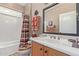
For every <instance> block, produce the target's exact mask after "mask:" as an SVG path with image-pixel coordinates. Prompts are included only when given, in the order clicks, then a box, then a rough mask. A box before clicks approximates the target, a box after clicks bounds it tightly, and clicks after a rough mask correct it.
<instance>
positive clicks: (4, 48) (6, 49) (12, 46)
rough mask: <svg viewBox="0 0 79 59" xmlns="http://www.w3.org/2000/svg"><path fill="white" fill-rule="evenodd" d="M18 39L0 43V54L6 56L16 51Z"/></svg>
mask: <svg viewBox="0 0 79 59" xmlns="http://www.w3.org/2000/svg"><path fill="white" fill-rule="evenodd" d="M19 43H20V42H19V41H18V40H16V41H9V42H1V43H0V56H8V55H11V54H13V53H15V52H17V51H18V48H19Z"/></svg>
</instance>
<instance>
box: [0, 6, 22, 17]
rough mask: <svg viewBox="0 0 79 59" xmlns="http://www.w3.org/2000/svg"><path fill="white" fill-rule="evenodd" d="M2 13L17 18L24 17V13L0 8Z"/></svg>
mask: <svg viewBox="0 0 79 59" xmlns="http://www.w3.org/2000/svg"><path fill="white" fill-rule="evenodd" d="M0 13H1V14H6V15H10V16H15V17H22V13H21V12H18V11H14V10H11V9H8V8H5V7H2V6H0Z"/></svg>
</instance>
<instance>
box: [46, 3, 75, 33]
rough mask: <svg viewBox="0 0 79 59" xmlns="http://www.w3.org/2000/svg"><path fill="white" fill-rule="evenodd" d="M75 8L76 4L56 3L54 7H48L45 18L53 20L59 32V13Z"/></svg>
mask: <svg viewBox="0 0 79 59" xmlns="http://www.w3.org/2000/svg"><path fill="white" fill-rule="evenodd" d="M75 10H76V4H74V3H62V4H58V5H56V6H55V7H52V8H50V9H48V10H47V11H46V12H45V13H46V17H45V18H46V20H47V21H49V20H51V21H53V23H54V25H56V30H57V31H56V32H57V33H58V32H59V15H60V14H63V13H66V12H71V11H75Z"/></svg>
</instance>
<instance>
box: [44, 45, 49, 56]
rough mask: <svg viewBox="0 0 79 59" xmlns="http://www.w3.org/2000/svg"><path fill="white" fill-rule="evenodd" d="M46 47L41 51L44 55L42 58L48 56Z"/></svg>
mask: <svg viewBox="0 0 79 59" xmlns="http://www.w3.org/2000/svg"><path fill="white" fill-rule="evenodd" d="M48 52H49V51H48V47H46V46H44V51H43V53H44V56H48Z"/></svg>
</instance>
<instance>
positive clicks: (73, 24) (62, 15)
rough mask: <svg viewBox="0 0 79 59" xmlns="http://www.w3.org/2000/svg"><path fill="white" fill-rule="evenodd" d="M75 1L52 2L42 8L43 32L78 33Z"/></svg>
mask: <svg viewBox="0 0 79 59" xmlns="http://www.w3.org/2000/svg"><path fill="white" fill-rule="evenodd" d="M76 6H77V5H76V3H54V4H52V5H50V6H48V7H46V8H45V9H43V32H44V33H54V34H66V35H78V24H79V23H78V21H77V20H78V19H77V15H78V13H77V8H76Z"/></svg>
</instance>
